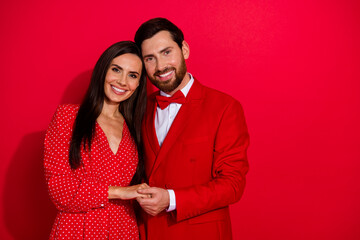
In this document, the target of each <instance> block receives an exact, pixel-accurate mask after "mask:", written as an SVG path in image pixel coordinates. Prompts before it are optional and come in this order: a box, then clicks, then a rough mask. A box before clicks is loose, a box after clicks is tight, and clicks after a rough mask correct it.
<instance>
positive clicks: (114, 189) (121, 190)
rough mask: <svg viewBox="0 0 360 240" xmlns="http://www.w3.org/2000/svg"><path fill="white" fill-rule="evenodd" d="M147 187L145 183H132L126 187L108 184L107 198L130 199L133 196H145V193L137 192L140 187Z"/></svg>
mask: <svg viewBox="0 0 360 240" xmlns="http://www.w3.org/2000/svg"><path fill="white" fill-rule="evenodd" d="M145 188H149V185H147V184H146V183H142V184H137V185H132V186H128V187H119V186H110V187H109V191H108V198H109V199H122V200H130V199H135V198H140V197H141V198H146V197H149V195H147V194H141V193H139V192H138V190H140V189H145Z"/></svg>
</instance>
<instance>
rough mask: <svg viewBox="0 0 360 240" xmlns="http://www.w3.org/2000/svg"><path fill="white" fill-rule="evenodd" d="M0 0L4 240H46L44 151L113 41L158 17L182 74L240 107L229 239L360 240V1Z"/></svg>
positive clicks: (0, 214)
mask: <svg viewBox="0 0 360 240" xmlns="http://www.w3.org/2000/svg"><path fill="white" fill-rule="evenodd" d="M129 2H130V1H118V0H117V1H103V3H100V2H99V3H96V2H95V1H83V0H81V1H58V2H55V1H45V0H33V1H2V3H0V34H1V38H0V52H1V58H0V74H1V86H2V87H1V89H2V90H1V94H0V98H1V99H0V100H1V104H2V107H1V114H2V115H1V116H2V117H1V122H0V126H1V140H0V141H1V142H0V146H1V149H0V154H1V155H0V156H1V160H0V239H46V238H47V237H48V234H49V231H50V228H51V224H52V222H53V219H54V216H55V208H54V207H53V205H52V203H51V202H50V200H49V199H48V195H47V192H46V187H45V183H44V177H43V170H42V141H43V138H44V131H45V129H46V128H47V125H48V124H49V122H50V119H51V116H52V114H53V113H54V111H55V109H56V106H57V105H58V104H61V103H78V102H79V101H80V99H81V98H82V95H83V93H84V91H85V89H86V88H87V84H88V79H89V76H90V74H91V69H92V68H93V66H94V65H95V62H96V60H97V59H98V57H99V56H100V54H101V53H102V52H103V51H104V50H105V49H106V48H107V47H108V46H109V45H110V44H112V43H114V42H117V41H120V40H132V39H133V36H134V33H135V31H136V29H137V28H138V26H139V25H140V24H141V23H142V22H144V21H146V20H148V19H150V18H152V17H158V16H162V17H167V18H169V19H170V20H172V21H173V22H175V23H176V24H177V25H178V26H179V27H180V28H182V30H183V31H184V33H185V39H186V40H187V41H188V43H189V45H190V49H191V55H190V59H189V60H188V61H187V65H188V69H189V71H190V72H191V73H193V75H194V76H195V77H196V78H198V79H199V80H200V81H201V82H202V83H203V84H205V85H207V86H210V87H213V88H216V89H219V90H221V91H223V92H226V93H228V94H230V95H232V96H234V97H235V98H237V99H238V100H239V101H240V102H241V103H242V105H243V107H244V109H245V114H246V118H247V123H248V126H249V131H250V135H251V146H250V149H249V161H250V167H251V168H250V172H249V174H248V178H247V180H248V182H247V187H246V190H245V193H244V196H243V198H242V199H241V201H240V202H239V203H237V204H235V205H233V206H232V207H231V214H232V220H233V222H232V223H233V232H234V237H235V239H293V240H296V239H330V240H332V239H334V240H335V239H360V204H359V203H360V184H359V183H360V179H359V174H358V172H359V170H360V161H359V160H360V148H359V147H360V146H359V145H360V144H359V142H360V141H359V136H360V127H359V122H360V46H359V43H360V14H359V12H360V11H359V10H360V2H359V1H358V0H353V1H351V0H348V1H343V0H342V1H341V0H338V1H337V0H328V1H320V0H312V1H308V0H305V1H281V0H269V1H265V0H263V1H261V0H252V1H240V0H238V1H235V0H234V1H214V0H207V1H196V0H191V1H189V0H186V1H164V2H163V1H133V2H134V3H133V4H132V3H129Z"/></svg>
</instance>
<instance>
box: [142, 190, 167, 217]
mask: <svg viewBox="0 0 360 240" xmlns="http://www.w3.org/2000/svg"><path fill="white" fill-rule="evenodd" d="M137 192H138V193H140V194H142V195H148V196H151V198H143V197H137V198H136V200H137V201H138V202H139V204H140V206H141V207H142V208H143V209H144V211H145V212H147V213H148V214H150V215H151V216H156V215H158V214H159V213H160V212H162V211H163V210H164V209H166V208H168V207H169V203H170V196H169V193H168V191H167V190H165V189H163V188H157V187H150V188H147V189H139V190H137Z"/></svg>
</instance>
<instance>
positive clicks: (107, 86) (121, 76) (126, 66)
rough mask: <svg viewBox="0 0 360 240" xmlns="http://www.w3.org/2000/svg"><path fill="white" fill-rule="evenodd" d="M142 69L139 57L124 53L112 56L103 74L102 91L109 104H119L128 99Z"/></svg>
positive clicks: (138, 80)
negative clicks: (104, 74)
mask: <svg viewBox="0 0 360 240" xmlns="http://www.w3.org/2000/svg"><path fill="white" fill-rule="evenodd" d="M141 70H142V62H141V60H140V58H139V57H138V56H137V55H135V54H132V53H125V54H123V55H120V56H118V57H116V58H114V59H113V60H112V61H111V64H110V67H109V69H108V71H107V73H106V76H105V83H104V91H105V96H106V99H105V100H106V101H107V103H109V104H119V103H120V102H122V101H125V100H126V99H128V98H129V97H130V96H131V95H132V94H133V93H134V92H135V90H136V88H137V87H138V86H139V82H140V76H141Z"/></svg>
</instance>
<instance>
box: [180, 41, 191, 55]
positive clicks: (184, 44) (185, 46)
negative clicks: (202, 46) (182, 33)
mask: <svg viewBox="0 0 360 240" xmlns="http://www.w3.org/2000/svg"><path fill="white" fill-rule="evenodd" d="M181 50H182V54H183V56H184V59H188V58H189V55H190V48H189V44H188V43H187V42H186V41H185V40H184V41H183V42H182V47H181Z"/></svg>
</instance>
